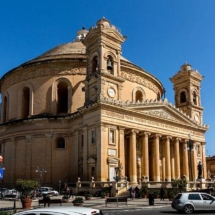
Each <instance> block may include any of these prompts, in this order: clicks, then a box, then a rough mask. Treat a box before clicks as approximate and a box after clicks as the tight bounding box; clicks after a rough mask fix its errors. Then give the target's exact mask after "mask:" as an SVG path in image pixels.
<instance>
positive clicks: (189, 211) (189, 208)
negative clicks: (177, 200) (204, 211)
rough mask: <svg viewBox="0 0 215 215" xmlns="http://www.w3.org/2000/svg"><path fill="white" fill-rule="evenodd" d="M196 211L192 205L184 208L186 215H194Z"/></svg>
mask: <svg viewBox="0 0 215 215" xmlns="http://www.w3.org/2000/svg"><path fill="white" fill-rule="evenodd" d="M193 211H194V208H193V206H192V205H185V206H184V213H186V214H192V213H193Z"/></svg>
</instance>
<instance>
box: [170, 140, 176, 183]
mask: <svg viewBox="0 0 215 215" xmlns="http://www.w3.org/2000/svg"><path fill="white" fill-rule="evenodd" d="M170 161H171V165H170V166H171V180H172V179H177V178H175V154H174V146H173V143H170Z"/></svg>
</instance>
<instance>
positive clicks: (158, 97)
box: [157, 93, 165, 101]
mask: <svg viewBox="0 0 215 215" xmlns="http://www.w3.org/2000/svg"><path fill="white" fill-rule="evenodd" d="M164 98H165V95H164ZM160 99H161V96H160V93H158V94H157V100H158V101H159V100H160Z"/></svg>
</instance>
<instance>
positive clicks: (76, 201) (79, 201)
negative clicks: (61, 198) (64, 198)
mask: <svg viewBox="0 0 215 215" xmlns="http://www.w3.org/2000/svg"><path fill="white" fill-rule="evenodd" d="M72 203H73V205H74V206H82V204H83V203H84V199H83V198H82V197H76V198H75V199H74V200H73V201H72Z"/></svg>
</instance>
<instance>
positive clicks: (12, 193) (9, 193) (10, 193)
mask: <svg viewBox="0 0 215 215" xmlns="http://www.w3.org/2000/svg"><path fill="white" fill-rule="evenodd" d="M3 197H4V198H20V193H19V192H18V191H17V190H15V189H6V190H5V191H4V193H3Z"/></svg>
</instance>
